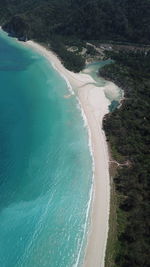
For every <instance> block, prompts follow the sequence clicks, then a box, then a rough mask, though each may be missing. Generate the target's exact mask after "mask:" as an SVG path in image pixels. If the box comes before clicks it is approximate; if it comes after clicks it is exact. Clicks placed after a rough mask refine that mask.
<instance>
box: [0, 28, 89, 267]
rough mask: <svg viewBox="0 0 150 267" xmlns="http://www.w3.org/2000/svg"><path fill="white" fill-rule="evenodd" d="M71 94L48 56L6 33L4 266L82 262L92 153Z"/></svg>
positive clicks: (0, 121)
mask: <svg viewBox="0 0 150 267" xmlns="http://www.w3.org/2000/svg"><path fill="white" fill-rule="evenodd" d="M68 94H69V91H68V87H67V84H66V81H65V80H64V79H63V78H62V77H61V76H60V74H59V73H57V71H56V70H54V69H53V67H52V66H51V64H50V63H49V62H48V61H47V60H46V59H45V58H44V57H43V56H41V55H39V54H38V53H37V52H36V51H34V50H32V49H29V48H27V47H26V46H25V45H23V44H20V43H19V42H17V41H16V40H15V39H13V38H9V37H8V36H7V34H6V33H4V32H3V31H0V267H72V266H80V264H81V262H82V259H83V254H84V247H85V243H86V232H87V220H88V218H87V217H88V216H87V208H88V205H89V199H90V194H91V185H92V157H91V154H90V149H89V146H88V143H89V141H88V132H87V129H86V127H84V121H83V118H82V116H81V112H80V109H79V107H78V103H77V100H76V98H75V96H72V97H70V98H66V97H65V96H66V95H68Z"/></svg>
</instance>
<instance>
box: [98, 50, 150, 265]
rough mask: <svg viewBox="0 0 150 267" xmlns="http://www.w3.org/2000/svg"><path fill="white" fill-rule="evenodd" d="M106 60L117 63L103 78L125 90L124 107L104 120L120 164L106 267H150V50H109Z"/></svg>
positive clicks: (114, 155)
mask: <svg viewBox="0 0 150 267" xmlns="http://www.w3.org/2000/svg"><path fill="white" fill-rule="evenodd" d="M107 56H108V57H109V58H110V57H111V58H112V59H113V60H114V63H111V64H110V65H106V66H104V67H103V68H102V69H100V71H99V72H100V75H101V76H103V77H104V78H106V79H108V80H111V81H113V82H115V83H116V84H117V85H118V86H121V87H122V88H123V89H124V92H125V98H124V100H123V101H122V106H121V107H120V108H119V109H116V110H115V111H113V112H112V113H110V114H109V115H106V117H105V118H104V121H103V127H104V130H105V132H106V136H107V141H108V142H109V144H110V146H111V153H112V157H113V159H114V163H115V162H116V163H117V164H116V166H117V174H115V176H114V182H115V194H116V195H117V201H116V202H117V226H116V225H115V227H117V231H116V232H117V234H116V232H115V234H116V235H117V236H116V238H114V243H113V245H112V247H113V248H115V250H114V249H113V252H112V253H113V256H112V257H113V258H114V262H113V263H112V261H111V263H108V262H107V266H111V267H112V266H119V267H125V266H132V267H134V266H135V267H137V266H139V267H140V266H146V267H148V266H150V258H149V236H150V233H149V229H150V228H149V227H150V223H149V212H150V209H149V207H150V203H149V194H150V184H149V173H150V156H149V142H150V139H149V136H150V125H149V103H150V52H146V53H145V52H144V51H143V52H141V51H140V52H139V51H137V52H128V53H127V52H124V53H123V52H118V53H115V52H107ZM115 197H116V196H115ZM112 257H110V255H109V258H111V260H112Z"/></svg>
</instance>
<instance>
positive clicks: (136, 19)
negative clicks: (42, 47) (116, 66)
mask: <svg viewBox="0 0 150 267" xmlns="http://www.w3.org/2000/svg"><path fill="white" fill-rule="evenodd" d="M15 15H21V16H22V15H24V16H25V17H26V18H27V21H28V23H29V24H30V28H31V31H30V34H31V36H34V37H35V36H36V32H37V29H38V30H39V31H38V33H39V34H40V33H41V35H42V36H43V35H45V37H46V35H47V34H48V35H49V34H51V33H53V34H60V35H67V36H68V35H70V36H73V35H75V36H76V37H78V38H80V39H84V40H85V39H86V40H94V39H95V40H115V41H117V40H119V41H120V40H122V41H131V42H139V43H149V41H150V36H149V32H150V1H149V0H142V1H141V0H132V1H131V0H38V1H36V0H24V1H23V0H1V1H0V21H1V23H3V22H4V21H6V20H10V19H11V17H13V16H15ZM36 28H37V29H36ZM42 31H43V32H42Z"/></svg>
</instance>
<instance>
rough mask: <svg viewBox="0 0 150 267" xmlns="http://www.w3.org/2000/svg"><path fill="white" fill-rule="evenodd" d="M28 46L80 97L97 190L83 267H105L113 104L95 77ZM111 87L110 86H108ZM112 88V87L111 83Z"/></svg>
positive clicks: (95, 189)
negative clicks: (108, 119)
mask: <svg viewBox="0 0 150 267" xmlns="http://www.w3.org/2000/svg"><path fill="white" fill-rule="evenodd" d="M26 45H28V46H30V47H32V48H34V49H36V50H37V51H38V52H40V53H41V54H42V55H44V56H45V57H46V58H47V59H48V60H49V61H50V62H51V63H52V64H53V66H54V67H55V68H56V69H57V71H58V72H59V73H60V74H61V75H63V76H64V78H66V79H67V81H69V84H70V85H71V87H72V88H73V89H74V91H75V93H76V94H77V96H78V98H79V101H80V104H81V106H82V108H83V111H84V114H85V116H86V119H87V123H88V127H89V129H90V135H91V143H92V151H93V157H94V166H95V167H94V187H93V188H94V189H93V200H92V204H91V211H90V216H91V224H90V229H89V233H88V243H87V248H86V253H85V259H84V263H83V266H84V267H103V266H104V258H105V251H106V243H107V235H108V220H109V201H110V183H109V156H108V149H107V143H106V137H105V133H104V131H103V130H102V119H103V117H104V115H105V114H106V113H108V105H109V104H110V103H109V101H108V99H107V98H106V97H105V94H104V89H105V88H104V87H96V86H95V85H94V80H93V78H92V77H91V76H90V75H88V74H82V73H79V74H76V73H73V72H70V71H68V70H67V69H65V67H64V66H63V65H62V63H61V62H60V60H59V58H58V57H57V56H56V55H55V54H54V53H53V52H51V51H49V50H47V49H46V48H44V47H43V46H41V45H39V44H37V43H35V42H33V41H28V42H27V43H26ZM107 86H108V84H107ZM109 86H112V85H111V83H110V85H109Z"/></svg>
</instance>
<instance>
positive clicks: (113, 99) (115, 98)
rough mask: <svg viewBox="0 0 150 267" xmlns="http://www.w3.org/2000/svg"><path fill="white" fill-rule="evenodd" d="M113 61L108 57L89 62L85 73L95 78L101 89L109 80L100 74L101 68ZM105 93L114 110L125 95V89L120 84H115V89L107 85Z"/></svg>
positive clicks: (110, 109)
mask: <svg viewBox="0 0 150 267" xmlns="http://www.w3.org/2000/svg"><path fill="white" fill-rule="evenodd" d="M111 62H112V60H109V59H108V60H105V61H100V62H95V63H91V64H87V65H86V67H85V69H84V70H83V73H87V74H90V75H91V76H92V78H93V79H94V81H95V84H96V85H97V86H98V87H99V89H101V87H103V86H105V85H107V83H108V81H106V80H105V79H103V78H102V77H100V76H99V74H98V72H99V69H100V68H102V67H103V66H105V65H107V64H110V63H111ZM104 93H105V96H106V97H107V99H108V100H109V101H110V105H109V111H113V110H114V109H116V108H117V107H118V106H119V105H120V100H121V99H122V98H123V95H124V93H123V90H122V89H121V88H119V87H118V86H115V87H114V88H113V89H111V88H110V87H106V88H105V90H104Z"/></svg>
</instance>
